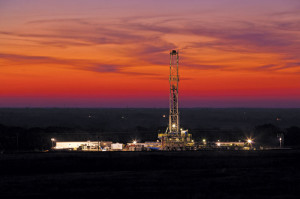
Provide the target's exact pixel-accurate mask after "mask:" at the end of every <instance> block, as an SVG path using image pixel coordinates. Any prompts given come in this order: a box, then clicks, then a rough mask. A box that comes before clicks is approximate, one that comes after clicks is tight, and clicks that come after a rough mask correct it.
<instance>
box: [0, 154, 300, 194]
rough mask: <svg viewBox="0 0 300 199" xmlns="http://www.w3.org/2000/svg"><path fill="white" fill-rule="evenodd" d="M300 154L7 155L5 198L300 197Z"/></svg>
mask: <svg viewBox="0 0 300 199" xmlns="http://www.w3.org/2000/svg"><path fill="white" fill-rule="evenodd" d="M299 158H300V151H299V150H272V151H195V152H194V151H192V152H94V153H92V152H81V153H74V152H70V153H68V152H64V153H17V154H16V153H15V154H1V155H0V198H62V197H64V198H141V199H144V198H222V199H223V198H298V197H299V190H300V169H299V166H300V163H299V161H298V160H299ZM92 195H93V196H94V197H91V196H92Z"/></svg>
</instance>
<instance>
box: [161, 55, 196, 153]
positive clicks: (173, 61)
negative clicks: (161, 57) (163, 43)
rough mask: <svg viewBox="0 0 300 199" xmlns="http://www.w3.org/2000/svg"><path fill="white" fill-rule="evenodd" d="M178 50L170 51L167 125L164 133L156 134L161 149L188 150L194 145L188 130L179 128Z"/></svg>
mask: <svg viewBox="0 0 300 199" xmlns="http://www.w3.org/2000/svg"><path fill="white" fill-rule="evenodd" d="M178 62H179V56H178V51H176V50H171V51H170V75H169V84H170V96H169V126H168V128H167V130H166V132H165V133H163V134H158V138H159V139H160V140H161V144H162V146H161V148H162V150H176V151H177V150H190V149H192V148H193V146H194V141H193V140H192V135H191V134H189V133H188V130H183V129H182V128H180V121H179V111H178V83H179V75H178Z"/></svg>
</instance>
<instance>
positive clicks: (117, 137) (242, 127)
mask: <svg viewBox="0 0 300 199" xmlns="http://www.w3.org/2000/svg"><path fill="white" fill-rule="evenodd" d="M179 111H180V121H181V123H180V125H181V127H182V128H184V129H188V130H189V132H190V133H192V135H193V138H194V139H195V141H200V140H202V139H203V138H205V139H207V140H208V141H216V140H222V141H238V140H244V139H246V137H249V136H252V137H257V140H256V141H257V142H259V140H262V142H264V143H266V144H268V145H273V146H277V145H278V143H277V142H278V138H277V135H278V134H285V144H289V145H297V143H299V141H300V136H299V135H300V128H299V127H300V122H299V121H300V109H283V108H280V109H279V108H278V109H276V108H272V109H269V108H266V109H262V108H257V109H256V108H182V109H180V110H179ZM167 125H168V109H167V108H1V109H0V138H1V139H2V141H0V148H1V146H2V148H10V150H13V149H15V148H16V144H18V145H19V146H18V147H19V148H20V149H22V148H24V149H28V150H29V149H30V150H32V149H37V150H41V149H42V150H43V149H47V148H50V144H51V143H50V141H49V140H50V139H51V137H55V138H56V139H57V140H65V141H76V140H98V139H99V140H107V141H108V140H109V141H113V142H122V143H127V142H130V141H132V139H138V140H139V141H155V140H157V133H158V132H164V131H165V130H166V127H167ZM258 135H259V136H258ZM264 135H265V136H264ZM291 135H292V136H291ZM17 139H18V143H17ZM298 139H299V140H298Z"/></svg>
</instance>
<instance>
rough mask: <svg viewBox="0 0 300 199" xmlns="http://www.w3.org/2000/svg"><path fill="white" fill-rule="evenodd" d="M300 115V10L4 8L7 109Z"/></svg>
mask: <svg viewBox="0 0 300 199" xmlns="http://www.w3.org/2000/svg"><path fill="white" fill-rule="evenodd" d="M172 49H178V50H179V56H180V64H179V65H180V66H179V73H180V79H181V81H180V82H179V106H180V107H298V108H300V1H299V0H251V1H246V0H244V1H243V0H207V1H204V0H203V1H201V0H194V1H192V0H190V1H182V0H178V1H177V0H160V1H156V0H151V1H149V0H148V1H143V0H131V1H127V0H109V1H108V0H107V1H101V0H82V1H78V0H0V107H168V102H169V101H168V97H169V83H168V75H169V71H168V70H169V65H168V64H169V51H170V50H172Z"/></svg>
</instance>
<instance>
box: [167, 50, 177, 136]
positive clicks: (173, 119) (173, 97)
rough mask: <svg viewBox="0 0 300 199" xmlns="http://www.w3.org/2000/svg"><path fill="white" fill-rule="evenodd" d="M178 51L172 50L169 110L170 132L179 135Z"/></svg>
mask: <svg viewBox="0 0 300 199" xmlns="http://www.w3.org/2000/svg"><path fill="white" fill-rule="evenodd" d="M178 58H179V57H178V51H176V50H172V51H171V52H170V76H169V83H170V99H169V105H170V110H169V111H170V112H169V132H168V133H169V134H170V135H174V136H175V135H177V136H178V134H179V133H180V126H179V112H178V82H179V76H178Z"/></svg>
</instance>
